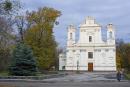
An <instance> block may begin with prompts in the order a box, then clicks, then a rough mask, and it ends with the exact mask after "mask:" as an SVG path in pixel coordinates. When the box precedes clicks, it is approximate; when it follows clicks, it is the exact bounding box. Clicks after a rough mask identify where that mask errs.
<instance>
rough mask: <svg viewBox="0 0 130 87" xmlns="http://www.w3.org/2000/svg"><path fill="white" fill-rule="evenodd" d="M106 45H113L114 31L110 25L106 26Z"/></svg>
mask: <svg viewBox="0 0 130 87" xmlns="http://www.w3.org/2000/svg"><path fill="white" fill-rule="evenodd" d="M107 43H108V44H115V31H114V26H113V25H112V24H108V25H107Z"/></svg>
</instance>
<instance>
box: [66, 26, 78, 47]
mask: <svg viewBox="0 0 130 87" xmlns="http://www.w3.org/2000/svg"><path fill="white" fill-rule="evenodd" d="M75 31H76V29H75V27H74V26H73V25H69V26H68V37H67V46H72V45H73V44H74V43H75Z"/></svg>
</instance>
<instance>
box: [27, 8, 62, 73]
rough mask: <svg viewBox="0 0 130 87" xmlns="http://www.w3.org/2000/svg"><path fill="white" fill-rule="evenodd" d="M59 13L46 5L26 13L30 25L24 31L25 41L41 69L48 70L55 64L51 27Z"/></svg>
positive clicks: (55, 45)
mask: <svg viewBox="0 0 130 87" xmlns="http://www.w3.org/2000/svg"><path fill="white" fill-rule="evenodd" d="M60 15H61V14H60V11H57V10H55V9H53V8H48V7H44V8H40V9H38V11H33V12H30V13H28V14H27V20H28V22H29V24H31V26H30V28H29V29H28V30H27V31H26V33H25V43H26V44H28V45H29V46H30V47H31V48H32V50H33V52H34V55H35V56H36V57H37V62H38V68H39V70H41V71H42V70H49V69H51V68H52V67H54V65H55V59H56V57H57V55H56V54H57V53H56V47H57V44H56V41H55V39H54V36H53V27H54V24H55V23H56V24H57V22H56V19H57V17H59V16H60Z"/></svg>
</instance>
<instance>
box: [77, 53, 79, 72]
mask: <svg viewBox="0 0 130 87" xmlns="http://www.w3.org/2000/svg"><path fill="white" fill-rule="evenodd" d="M77 73H79V54H77Z"/></svg>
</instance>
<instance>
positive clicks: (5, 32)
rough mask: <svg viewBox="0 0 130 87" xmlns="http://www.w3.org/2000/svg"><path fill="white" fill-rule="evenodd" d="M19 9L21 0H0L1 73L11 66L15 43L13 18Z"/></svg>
mask: <svg viewBox="0 0 130 87" xmlns="http://www.w3.org/2000/svg"><path fill="white" fill-rule="evenodd" d="M19 9H20V3H19V0H0V60H1V61H0V71H5V70H7V69H8V65H9V64H10V59H11V57H10V55H11V51H12V49H11V48H12V46H13V45H14V43H15V41H14V40H15V35H14V34H13V24H14V19H13V18H14V16H15V15H16V13H17V12H18V10H19Z"/></svg>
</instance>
